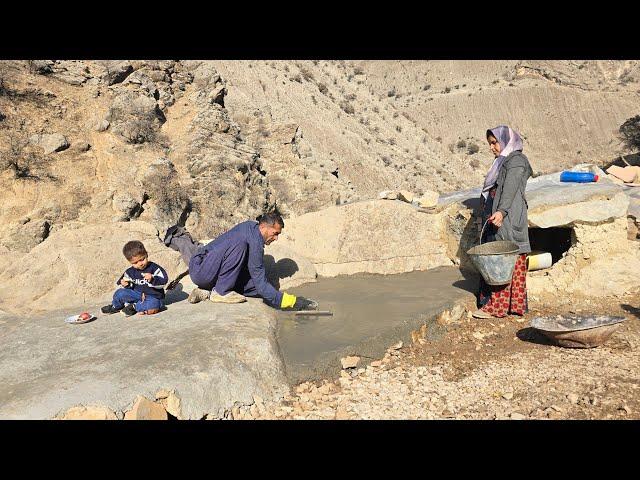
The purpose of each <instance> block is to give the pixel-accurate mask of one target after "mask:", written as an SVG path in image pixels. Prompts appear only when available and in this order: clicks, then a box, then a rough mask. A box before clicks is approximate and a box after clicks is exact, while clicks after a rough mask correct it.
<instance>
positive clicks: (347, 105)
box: [340, 100, 355, 114]
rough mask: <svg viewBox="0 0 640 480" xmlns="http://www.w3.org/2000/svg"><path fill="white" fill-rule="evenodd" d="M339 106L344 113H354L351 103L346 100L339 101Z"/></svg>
mask: <svg viewBox="0 0 640 480" xmlns="http://www.w3.org/2000/svg"><path fill="white" fill-rule="evenodd" d="M340 108H341V109H342V110H344V112H345V113H348V114H352V113H355V110H354V108H353V105H351V104H350V103H349V102H348V101H347V100H343V101H342V102H340Z"/></svg>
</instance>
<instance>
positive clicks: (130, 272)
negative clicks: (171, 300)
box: [116, 262, 169, 298]
mask: <svg viewBox="0 0 640 480" xmlns="http://www.w3.org/2000/svg"><path fill="white" fill-rule="evenodd" d="M144 273H150V274H151V275H153V278H152V279H151V281H147V280H145V278H144V277H143V276H142V274H144ZM123 278H124V279H125V280H128V281H129V287H128V288H132V289H133V290H137V291H138V292H142V293H144V294H145V295H151V296H152V297H157V298H164V286H165V285H166V284H167V280H168V279H169V278H168V276H167V271H166V270H165V269H164V268H162V267H161V266H160V265H158V264H157V263H153V262H149V265H147V266H146V267H145V269H144V270H138V269H137V268H134V267H129V268H127V269H126V270H125V272H124V273H123V274H122V275H121V276H120V278H119V279H118V281H117V282H116V284H117V285H120V280H122V279H123Z"/></svg>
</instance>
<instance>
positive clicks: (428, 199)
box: [414, 190, 440, 208]
mask: <svg viewBox="0 0 640 480" xmlns="http://www.w3.org/2000/svg"><path fill="white" fill-rule="evenodd" d="M439 197H440V194H439V193H438V192H434V191H431V190H427V191H426V192H424V193H423V194H422V196H420V197H419V198H416V199H414V203H416V204H417V205H418V206H419V207H422V208H431V207H435V206H436V205H437V204H438V198H439Z"/></svg>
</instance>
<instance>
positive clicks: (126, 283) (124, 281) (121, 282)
mask: <svg viewBox="0 0 640 480" xmlns="http://www.w3.org/2000/svg"><path fill="white" fill-rule="evenodd" d="M120 285H122V286H123V287H124V288H127V287H128V286H129V281H128V280H125V279H124V278H123V279H122V280H120Z"/></svg>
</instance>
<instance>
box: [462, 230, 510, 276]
mask: <svg viewBox="0 0 640 480" xmlns="http://www.w3.org/2000/svg"><path fill="white" fill-rule="evenodd" d="M486 225H487V222H485V224H484V226H483V227H482V231H481V232H480V241H482V233H483V232H484V227H485V226H486ZM467 255H469V258H470V259H471V262H472V263H473V265H474V266H475V267H476V269H477V270H478V271H479V272H480V275H482V278H484V280H485V282H487V283H488V284H489V285H506V284H508V283H511V277H512V275H513V268H514V267H515V266H516V261H517V260H518V255H519V253H518V244H516V243H515V242H511V241H507V240H498V241H495V242H488V243H485V244H480V245H477V246H475V247H473V248H470V249H469V250H468V251H467Z"/></svg>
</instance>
